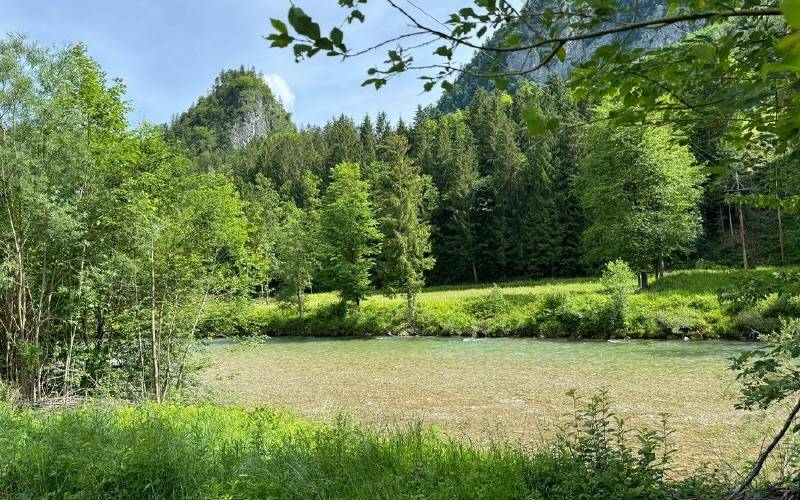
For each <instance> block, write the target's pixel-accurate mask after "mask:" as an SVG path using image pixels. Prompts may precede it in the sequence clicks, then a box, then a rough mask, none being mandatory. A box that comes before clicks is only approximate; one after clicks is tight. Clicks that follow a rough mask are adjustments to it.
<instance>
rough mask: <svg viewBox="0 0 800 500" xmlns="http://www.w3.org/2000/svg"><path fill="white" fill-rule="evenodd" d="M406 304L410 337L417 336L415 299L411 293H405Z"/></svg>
mask: <svg viewBox="0 0 800 500" xmlns="http://www.w3.org/2000/svg"><path fill="white" fill-rule="evenodd" d="M406 301H407V302H408V329H409V331H410V332H411V335H416V334H417V297H416V295H414V294H413V293H411V292H408V293H406Z"/></svg>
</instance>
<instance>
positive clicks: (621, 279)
mask: <svg viewBox="0 0 800 500" xmlns="http://www.w3.org/2000/svg"><path fill="white" fill-rule="evenodd" d="M600 284H601V285H602V286H603V291H604V292H605V294H606V297H608V299H609V311H608V313H609V319H610V322H611V327H612V330H613V331H615V332H620V331H624V330H625V326H626V320H627V305H628V298H629V297H630V296H631V295H633V294H634V293H635V292H636V290H637V289H638V288H639V282H638V280H637V279H636V275H635V274H634V273H633V271H631V268H630V266H628V264H627V263H626V262H625V261H624V260H621V259H617V260H615V261H612V262H609V263H607V264H606V269H605V271H603V276H602V277H601V278H600Z"/></svg>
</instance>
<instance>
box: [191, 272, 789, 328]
mask: <svg viewBox="0 0 800 500" xmlns="http://www.w3.org/2000/svg"><path fill="white" fill-rule="evenodd" d="M773 271H774V270H773V269H768V268H761V269H757V270H753V271H751V273H753V274H764V275H769V273H771V272H773ZM736 275H737V272H736V271H724V270H691V271H677V272H673V273H669V274H667V275H666V276H665V277H664V278H661V279H659V280H656V281H655V282H654V283H653V286H652V287H651V289H650V290H648V291H646V292H639V293H636V294H634V295H633V296H632V297H630V300H629V304H628V307H627V308H626V309H627V312H626V318H625V321H624V324H622V325H620V324H619V322H618V321H615V315H614V313H613V311H612V309H613V308H612V307H610V304H609V299H608V297H606V296H605V295H604V294H603V290H602V287H601V286H600V285H599V283H598V282H597V281H596V280H592V279H568V280H548V281H544V280H542V281H537V282H517V283H506V284H503V285H502V286H500V287H492V286H484V285H479V286H458V287H452V286H451V287H437V288H431V289H427V290H425V291H424V292H423V293H421V294H420V296H419V299H418V314H419V317H418V319H417V331H418V332H419V333H420V334H422V335H459V336H531V337H549V338H559V337H578V338H607V337H612V336H615V337H630V338H681V337H684V336H689V337H697V338H718V337H723V338H739V337H742V336H745V335H747V332H748V330H747V328H745V326H746V325H745V326H742V320H741V318H739V319H737V318H736V315H735V314H732V313H730V311H727V310H726V309H725V307H724V306H723V305H722V304H721V303H720V301H719V300H718V298H717V293H718V291H719V290H720V289H722V288H723V287H725V286H727V285H730V283H731V282H732V281H733V280H734V277H735V276H736ZM498 291H499V297H500V299H502V301H503V302H504V306H503V307H500V308H498V307H493V306H492V304H491V302H492V301H494V302H497V300H498ZM494 305H497V304H494ZM406 317H407V315H406V311H405V304H404V301H403V300H401V299H400V298H394V299H393V298H388V297H383V296H381V295H373V296H371V297H369V298H368V300H366V301H365V302H364V303H363V305H362V307H361V310H360V312H358V313H354V312H351V313H348V314H342V311H341V308H339V307H337V299H336V295H335V294H333V293H321V294H315V295H312V296H311V298H310V300H309V310H308V312H307V314H306V317H305V320H304V321H303V322H301V321H300V320H299V318H298V317H297V314H296V313H295V311H294V310H292V309H291V308H282V307H280V306H279V305H277V304H275V303H271V302H263V301H253V302H249V303H246V304H244V305H242V304H240V303H236V304H230V303H223V302H220V303H217V304H215V305H214V306H213V307H211V308H210V311H209V313H208V314H207V315H206V317H205V318H204V320H203V321H202V324H201V332H202V333H203V334H204V335H206V336H211V337H218V336H242V335H269V336H279V335H312V336H341V335H385V334H402V333H404V332H405V331H406Z"/></svg>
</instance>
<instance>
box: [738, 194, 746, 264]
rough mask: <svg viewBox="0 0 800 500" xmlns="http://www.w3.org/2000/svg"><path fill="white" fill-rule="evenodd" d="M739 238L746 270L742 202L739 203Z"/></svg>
mask: <svg viewBox="0 0 800 500" xmlns="http://www.w3.org/2000/svg"><path fill="white" fill-rule="evenodd" d="M738 209H739V239H740V241H741V243H742V262H743V263H744V270H745V271H747V270H748V266H747V246H746V245H745V234H744V212H743V211H742V204H741V203H739V206H738Z"/></svg>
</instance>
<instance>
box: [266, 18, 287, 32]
mask: <svg viewBox="0 0 800 500" xmlns="http://www.w3.org/2000/svg"><path fill="white" fill-rule="evenodd" d="M269 22H270V24H272V27H273V28H275V29H276V30H278V32H279V33H288V31H289V29H288V28H287V27H286V24H284V22H283V21H281V20H280V19H274V18H273V19H270V20H269Z"/></svg>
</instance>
